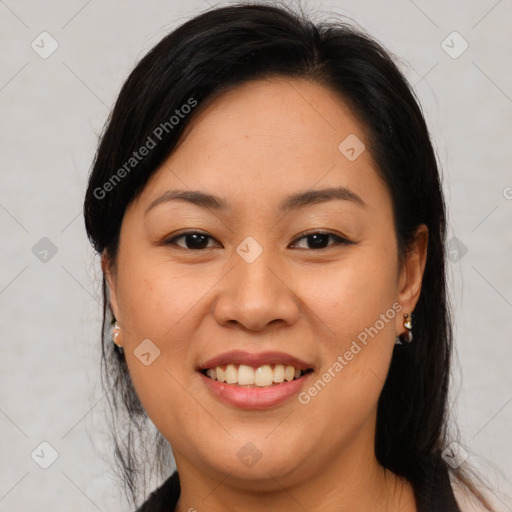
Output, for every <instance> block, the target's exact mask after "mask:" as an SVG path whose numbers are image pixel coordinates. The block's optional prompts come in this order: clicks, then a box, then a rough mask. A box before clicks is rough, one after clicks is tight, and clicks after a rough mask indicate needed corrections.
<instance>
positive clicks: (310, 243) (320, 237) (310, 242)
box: [293, 232, 353, 249]
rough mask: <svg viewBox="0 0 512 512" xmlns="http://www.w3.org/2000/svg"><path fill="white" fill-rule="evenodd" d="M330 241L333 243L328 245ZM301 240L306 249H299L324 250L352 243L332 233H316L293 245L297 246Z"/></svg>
mask: <svg viewBox="0 0 512 512" xmlns="http://www.w3.org/2000/svg"><path fill="white" fill-rule="evenodd" d="M331 239H332V240H333V243H329V240H331ZM302 240H306V245H307V247H299V248H301V249H326V248H327V247H330V246H332V245H347V244H352V243H353V242H351V241H349V240H347V239H346V238H342V237H339V236H337V235H335V234H333V233H325V232H316V233H309V234H307V235H306V236H303V237H301V238H299V239H298V240H297V241H296V242H294V244H293V245H294V246H297V244H298V243H299V242H301V241H302Z"/></svg>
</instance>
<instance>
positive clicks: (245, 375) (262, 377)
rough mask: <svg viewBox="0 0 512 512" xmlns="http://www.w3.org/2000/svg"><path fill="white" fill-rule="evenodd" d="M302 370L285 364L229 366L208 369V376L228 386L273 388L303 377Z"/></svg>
mask: <svg viewBox="0 0 512 512" xmlns="http://www.w3.org/2000/svg"><path fill="white" fill-rule="evenodd" d="M301 373H302V370H300V369H299V368H295V367H294V366H285V365H283V364H276V365H269V364H265V365H263V366H260V367H258V368H253V367H252V366H247V365H245V364H241V365H235V364H228V365H227V366H216V367H215V368H208V370H206V375H208V377H210V379H213V380H218V381H219V382H227V383H228V384H239V385H241V386H245V385H249V386H250V385H256V386H271V385H272V384H273V383H276V384H279V383H281V382H284V381H285V380H286V381H291V380H293V379H294V378H295V379H298V378H299V377H300V376H301Z"/></svg>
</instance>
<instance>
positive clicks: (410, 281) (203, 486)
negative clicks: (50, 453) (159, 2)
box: [84, 4, 491, 512]
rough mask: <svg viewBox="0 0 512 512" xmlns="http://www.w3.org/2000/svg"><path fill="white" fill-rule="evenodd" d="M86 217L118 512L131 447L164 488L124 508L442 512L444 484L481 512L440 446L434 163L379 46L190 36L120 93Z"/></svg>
mask: <svg viewBox="0 0 512 512" xmlns="http://www.w3.org/2000/svg"><path fill="white" fill-rule="evenodd" d="M84 214H85V222H86V228H87V233H88V236H89V238H90V240H91V242H92V244H93V245H94V247H95V249H96V250H97V251H98V253H100V254H101V261H102V269H103V273H104V280H103V291H104V322H103V358H104V359H103V361H104V363H105V364H104V369H105V377H106V379H107V381H106V386H107V388H108V389H110V386H113V402H112V405H113V409H114V412H119V411H121V410H122V409H123V408H124V409H125V410H126V411H127V413H128V420H129V423H128V426H127V425H126V424H122V423H121V422H120V423H119V427H120V428H121V429H123V428H124V429H125V430H126V432H125V430H120V429H117V427H116V425H114V429H115V430H116V434H117V440H116V442H117V445H116V453H117V456H118V459H119V461H120V465H121V466H120V467H121V469H122V471H123V477H124V479H125V482H126V486H127V488H128V490H129V491H130V493H131V496H132V498H133V503H134V504H135V503H136V502H137V493H136V489H137V478H136V477H137V471H138V470H139V469H140V468H139V460H138V458H137V453H136V450H135V447H134V442H135V440H136V438H135V439H134V434H136V433H139V434H141V439H142V441H140V443H139V444H140V445H141V446H140V449H142V450H143V451H145V453H146V454H147V458H148V459H150V464H151V465H152V466H153V468H162V471H165V467H166V463H167V460H166V446H167V443H169V444H170V445H171V446H172V452H173V455H174V459H175V462H176V467H177V472H175V473H174V474H173V475H172V476H171V477H170V478H169V479H167V481H166V482H165V483H164V485H163V486H162V487H160V488H159V489H158V490H157V491H156V492H154V493H153V494H152V496H151V497H150V498H149V499H148V500H147V501H146V502H145V504H144V505H143V506H142V507H140V509H139V510H148V511H149V510H151V511H152V512H154V511H158V510H162V511H163V510H165V511H169V510H176V511H178V512H183V511H187V510H189V511H190V510H199V511H200V510H209V511H216V510H225V509H230V510H231V509H236V510H244V511H250V510H260V509H261V508H262V506H264V507H265V509H266V510H271V511H273V510H286V511H294V510H308V511H317V510H322V511H328V510H333V511H334V510H336V511H339V510H347V511H359V510H361V511H362V510H365V511H367V510H379V511H388V510H389V511H391V510H401V511H402V512H413V511H434V510H440V511H441V510H442V511H458V510H461V509H460V508H459V505H458V504H457V500H456V498H455V493H454V490H453V488H452V486H451V481H450V478H451V479H452V480H454V482H457V485H458V487H460V488H466V489H469V490H470V491H471V493H472V494H473V495H474V496H475V497H476V498H478V500H479V501H480V503H481V505H482V506H485V507H486V508H485V509H486V510H491V508H490V505H489V504H488V502H487V501H486V500H485V498H484V497H483V496H482V495H481V493H480V491H479V490H478V488H477V485H476V483H475V482H476V479H475V478H474V477H472V478H470V477H469V472H468V470H467V462H464V457H463V453H464V451H463V449H461V447H460V445H458V443H456V442H454V440H453V439H452V438H451V437H450V436H449V434H448V423H447V421H448V418H447V411H446V400H447V392H448V382H449V369H450V354H451V343H452V342H451V329H450V323H449V314H448V309H447V302H446V290H445V267H444V257H445V256H444V237H445V211H444V203H443V197H442V191H441V187H440V183H439V176H438V170H437V164H436V159H435V155H434V152H433V149H432V145H431V143H430V140H429V135H428V131H427V128H426V125H425V121H424V119H423V116H422V114H421V111H420V108H419V106H418V104H417V102H416V100H415V98H414V96H413V94H412V92H411V89H410V87H409V86H408V84H407V83H406V81H405V79H404V78H403V77H402V75H401V74H400V72H399V71H398V70H397V68H396V66H395V65H394V63H393V62H392V60H391V59H390V57H389V55H388V54H387V53H386V52H385V51H384V50H383V49H382V48H381V47H380V46H379V45H378V44H377V43H376V42H375V41H373V40H372V39H371V38H369V37H367V36H366V35H363V34H361V33H359V32H357V31H355V30H354V29H353V28H351V27H349V26H345V25H342V24H327V23H324V24H320V25H316V26H315V25H314V24H313V23H312V22H310V21H308V20H307V19H306V18H305V17H304V16H301V15H298V14H294V13H293V12H290V11H289V10H287V9H286V8H277V7H272V6H268V5H243V4H242V5H237V6H232V7H224V8H218V9H213V10H210V11H208V12H206V13H205V14H202V15H200V16H198V17H196V18H194V19H192V20H191V21H189V22H187V23H185V24H184V25H182V26H181V27H179V28H178V29H176V30H175V31H173V32H172V33H171V34H169V35H168V36H167V37H165V38H164V39H163V40H162V41H161V42H160V43H159V44H157V45H156V46H155V48H153V50H151V51H150V52H149V53H148V55H146V56H145V57H144V58H143V59H142V61H141V62H140V63H139V64H138V65H137V67H136V68H135V69H134V71H133V72H132V73H131V75H130V76H129V78H128V80H127V81H126V83H125V84H124V86H123V88H122V90H121V93H120V95H119V98H118V100H117V103H116V105H115V108H114V110H113V112H112V115H111V118H110V120H109V123H108V126H107V128H106V131H105V133H104V134H103V137H102V140H101V144H100V146H99V149H98V152H97V155H96V159H95V163H94V167H93V170H92V173H91V176H90V181H89V186H88V190H87V195H86V199H85V205H84ZM111 321H112V322H115V323H114V324H113V325H114V327H113V330H112V339H110V338H109V336H108V333H109V329H108V326H109V325H110V323H111ZM112 340H113V342H114V343H112ZM148 417H149V418H150V419H151V421H152V422H153V424H154V425H155V426H156V428H157V430H158V433H157V438H156V441H157V443H156V444H157V446H156V447H157V450H156V453H157V458H156V460H155V459H154V458H153V457H152V456H151V455H149V454H148V453H149V452H148V441H147V437H145V434H146V433H147V432H149V431H150V430H151V429H150V428H149V426H148V424H147V419H148ZM454 485H455V484H454Z"/></svg>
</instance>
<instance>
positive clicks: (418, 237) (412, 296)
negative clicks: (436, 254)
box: [396, 224, 428, 335]
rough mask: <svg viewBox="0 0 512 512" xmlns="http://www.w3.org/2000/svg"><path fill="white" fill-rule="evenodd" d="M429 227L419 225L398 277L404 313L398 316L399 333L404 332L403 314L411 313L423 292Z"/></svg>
mask: <svg viewBox="0 0 512 512" xmlns="http://www.w3.org/2000/svg"><path fill="white" fill-rule="evenodd" d="M427 243H428V228H427V226H425V224H421V225H420V226H418V228H417V230H416V233H415V235H414V240H413V242H412V243H411V244H410V246H409V248H408V250H407V253H406V254H405V256H404V261H403V263H402V266H401V269H400V274H399V277H398V301H399V302H400V304H401V305H402V307H403V309H402V314H400V315H397V317H396V322H397V323H396V332H397V335H399V334H403V333H404V332H405V331H406V329H405V328H404V326H403V315H405V314H406V313H407V314H409V315H411V313H412V312H413V311H414V308H415V307H416V304H417V302H418V299H419V297H420V292H421V282H422V279H423V272H424V271H425V264H426V262H427Z"/></svg>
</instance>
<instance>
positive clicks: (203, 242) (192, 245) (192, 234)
mask: <svg viewBox="0 0 512 512" xmlns="http://www.w3.org/2000/svg"><path fill="white" fill-rule="evenodd" d="M181 240H183V243H178V241H181ZM210 240H213V238H212V237H211V236H210V235H207V234H206V233H201V232H199V231H188V232H187V233H182V234H181V235H177V236H175V237H173V238H170V239H169V240H166V241H165V242H164V243H165V245H177V246H179V247H182V248H183V249H191V250H201V249H208V248H210V247H211V246H210V247H208V242H209V241H210Z"/></svg>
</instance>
